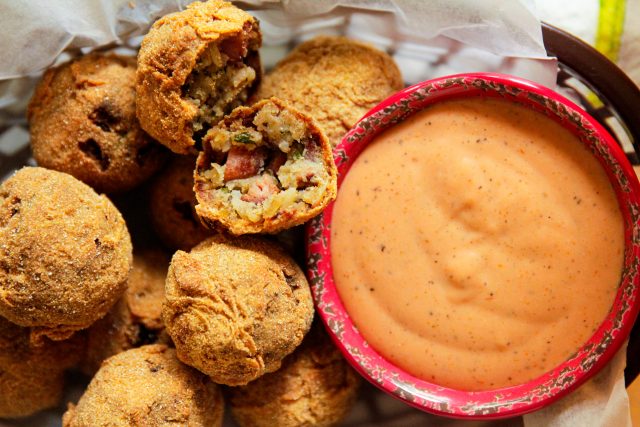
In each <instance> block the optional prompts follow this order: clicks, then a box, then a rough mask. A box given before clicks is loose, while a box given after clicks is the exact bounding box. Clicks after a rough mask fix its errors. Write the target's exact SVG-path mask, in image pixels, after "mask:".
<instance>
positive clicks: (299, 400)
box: [227, 324, 360, 427]
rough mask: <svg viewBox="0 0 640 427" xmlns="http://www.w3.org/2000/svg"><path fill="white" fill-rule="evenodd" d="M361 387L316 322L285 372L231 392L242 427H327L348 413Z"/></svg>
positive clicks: (289, 358)
mask: <svg viewBox="0 0 640 427" xmlns="http://www.w3.org/2000/svg"><path fill="white" fill-rule="evenodd" d="M359 383H360V380H359V377H358V374H357V373H356V372H355V371H354V370H353V369H352V368H351V367H350V366H349V364H348V363H347V361H346V360H344V358H343V357H342V355H341V354H340V351H339V350H338V349H337V348H336V347H335V346H334V345H333V344H332V343H331V340H330V339H329V337H328V336H327V335H326V333H325V332H324V330H322V326H321V325H319V324H314V326H313V328H312V330H311V332H309V334H308V335H307V336H306V337H305V339H304V341H303V342H302V345H301V346H300V347H298V348H297V349H296V351H294V352H293V353H292V354H291V355H289V356H287V358H285V360H284V361H283V362H282V368H280V370H278V371H276V372H273V373H271V374H266V375H264V376H262V377H260V378H258V379H257V380H255V381H253V382H251V383H249V384H247V385H246V386H242V387H230V388H229V389H227V390H228V396H229V398H230V404H231V413H232V414H233V417H234V418H235V420H236V421H237V422H238V424H239V425H240V426H241V427H271V426H278V427H312V426H313V427H328V426H335V425H337V424H338V423H340V421H342V419H343V418H344V417H345V416H346V415H347V413H348V412H349V410H350V409H351V407H352V406H353V404H354V403H355V400H356V395H357V391H358V385H359Z"/></svg>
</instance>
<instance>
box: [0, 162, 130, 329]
mask: <svg viewBox="0 0 640 427" xmlns="http://www.w3.org/2000/svg"><path fill="white" fill-rule="evenodd" d="M131 250H132V248H131V240H130V238H129V233H128V231H127V227H126V225H125V223H124V220H123V219H122V216H121V215H120V212H118V210H117V209H116V208H115V206H113V204H112V203H111V202H110V201H109V199H107V197H105V196H99V195H97V194H96V193H95V192H94V191H93V190H92V189H91V188H90V187H89V186H87V185H85V184H83V183H82V182H80V181H78V180H76V179H75V178H73V177H72V176H71V175H67V174H65V173H61V172H56V171H52V170H48V169H43V168H34V167H25V168H23V169H20V170H19V171H18V172H16V173H15V174H14V175H13V176H12V177H11V178H9V179H8V180H6V181H5V182H4V183H2V185H1V186H0V315H2V316H4V317H6V318H7V319H9V320H10V321H12V322H14V323H16V324H18V325H21V326H32V327H37V328H36V329H34V331H33V332H34V333H35V334H36V335H38V334H39V333H42V334H44V335H48V336H50V337H51V338H54V339H64V338H66V337H68V336H69V335H71V333H72V332H73V331H76V330H79V329H84V328H86V327H88V326H89V325H90V324H92V323H93V322H94V321H96V320H97V319H99V318H101V317H102V316H104V315H105V314H106V313H107V312H108V311H109V310H110V309H111V307H112V306H113V304H115V302H116V301H117V300H118V298H120V296H121V295H122V294H123V292H124V291H125V289H126V286H127V278H128V276H129V270H130V269H131Z"/></svg>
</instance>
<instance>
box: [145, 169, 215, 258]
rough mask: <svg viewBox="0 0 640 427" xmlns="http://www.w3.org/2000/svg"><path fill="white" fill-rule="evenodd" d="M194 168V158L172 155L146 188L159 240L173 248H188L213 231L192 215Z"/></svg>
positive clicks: (154, 227)
mask: <svg viewBox="0 0 640 427" xmlns="http://www.w3.org/2000/svg"><path fill="white" fill-rule="evenodd" d="M195 167H196V159H195V157H192V156H179V157H176V158H175V159H173V161H172V162H171V163H170V164H169V166H168V167H167V168H166V169H165V170H163V171H162V172H161V173H160V174H158V176H157V177H156V178H155V179H154V181H153V183H152V184H151V187H150V189H149V194H150V197H149V211H150V216H151V224H152V225H153V229H154V230H155V232H156V234H157V235H158V237H159V238H160V240H162V243H164V245H165V246H167V247H168V248H170V249H173V250H176V249H181V250H183V251H188V250H189V249H191V248H192V247H194V246H195V245H197V244H198V243H200V242H202V241H203V240H204V239H206V238H207V237H209V236H211V235H212V234H213V233H212V231H211V230H209V229H207V228H206V227H205V226H204V225H202V224H201V223H200V218H198V215H197V214H196V195H195V193H194V191H193V170H194V169H195Z"/></svg>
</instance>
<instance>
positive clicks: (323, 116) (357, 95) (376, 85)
mask: <svg viewBox="0 0 640 427" xmlns="http://www.w3.org/2000/svg"><path fill="white" fill-rule="evenodd" d="M403 87H404V85H403V81H402V76H401V74H400V70H399V69H398V66H397V65H396V63H395V62H394V61H393V59H392V58H391V57H390V56H389V55H387V54H386V53H384V52H382V51H380V50H378V49H375V48H374V47H372V46H369V45H367V44H364V43H360V42H357V41H354V40H350V39H348V38H345V37H329V36H319V37H315V38H313V39H311V40H309V41H307V42H305V43H302V44H301V45H299V46H297V47H296V48H295V49H294V50H293V51H292V52H291V53H290V54H289V55H288V56H287V57H286V58H284V59H283V60H282V61H280V63H278V65H277V66H276V67H275V69H273V70H272V71H271V72H270V73H269V74H268V75H266V76H265V78H264V81H263V82H262V84H261V85H260V88H259V89H258V92H257V93H256V96H255V97H256V99H262V98H269V97H272V96H276V97H278V98H281V99H284V100H285V101H287V102H289V103H291V105H293V106H294V107H295V108H297V109H299V110H300V111H302V112H304V113H307V114H309V115H310V116H312V117H313V118H314V119H315V120H317V122H318V124H319V125H320V127H321V128H322V130H324V132H325V134H326V135H327V138H328V139H329V142H330V143H331V145H332V146H333V147H335V146H336V145H338V144H339V143H340V140H341V139H342V137H343V136H344V135H345V134H346V133H347V132H348V131H349V129H351V128H352V127H353V125H355V124H356V122H357V121H358V120H359V119H360V118H361V117H362V116H363V115H364V114H365V113H366V112H367V111H369V110H370V109H371V108H373V107H374V106H375V105H377V104H378V103H379V102H380V101H382V100H383V99H385V98H387V97H388V96H389V95H391V94H392V93H394V92H397V91H398V90H400V89H402V88H403Z"/></svg>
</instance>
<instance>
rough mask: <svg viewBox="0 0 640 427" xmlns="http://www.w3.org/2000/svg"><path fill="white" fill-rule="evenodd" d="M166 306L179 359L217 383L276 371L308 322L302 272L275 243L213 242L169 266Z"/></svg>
mask: <svg viewBox="0 0 640 427" xmlns="http://www.w3.org/2000/svg"><path fill="white" fill-rule="evenodd" d="M166 292H167V300H166V302H165V304H164V311H163V316H164V322H165V325H166V330H167V332H168V333H169V335H170V336H171V338H172V339H173V342H174V343H175V345H176V350H177V352H178V358H179V359H180V360H181V361H183V362H184V363H186V364H188V365H190V366H193V367H195V368H197V369H199V370H200V371H202V372H204V373H205V374H207V375H209V376H210V377H211V379H212V380H213V381H214V382H216V383H218V384H227V385H243V384H246V383H248V382H249V381H252V380H254V379H256V378H258V377H260V376H261V375H263V374H265V373H267V372H273V371H275V370H277V369H278V368H279V367H280V363H281V361H282V359H283V358H284V357H285V356H286V355H288V354H289V353H291V352H292V351H293V350H294V349H295V348H296V347H297V346H298V345H299V344H300V342H301V341H302V338H303V337H304V335H305V334H306V333H307V331H308V330H309V327H310V326H311V321H312V319H313V303H312V300H311V292H310V290H309V285H308V283H307V280H306V278H305V276H304V273H303V272H302V270H300V268H299V267H298V266H297V265H296V264H295V262H294V261H293V260H292V259H291V258H290V257H289V256H288V255H287V254H286V253H285V252H284V251H283V250H282V248H280V247H279V246H278V245H276V244H275V243H272V242H269V241H267V240H262V239H259V238H256V237H248V236H244V237H239V238H235V239H232V238H228V237H225V236H216V237H212V238H209V239H207V240H205V241H204V242H202V243H200V244H199V245H198V246H196V247H195V248H193V249H192V250H191V252H190V253H186V252H181V251H178V252H176V254H175V255H174V256H173V259H172V260H171V265H170V266H169V273H168V275H167V283H166Z"/></svg>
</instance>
